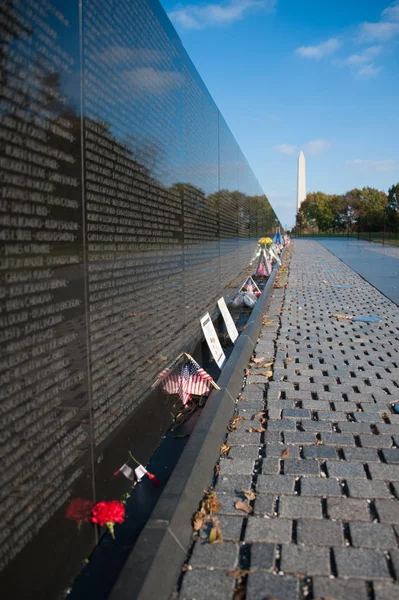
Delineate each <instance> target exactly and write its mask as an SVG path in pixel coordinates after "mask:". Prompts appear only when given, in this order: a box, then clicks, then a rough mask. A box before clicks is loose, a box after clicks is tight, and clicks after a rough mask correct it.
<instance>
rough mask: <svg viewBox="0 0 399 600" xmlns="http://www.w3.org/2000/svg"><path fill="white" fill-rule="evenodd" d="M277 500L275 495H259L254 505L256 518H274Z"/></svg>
mask: <svg viewBox="0 0 399 600" xmlns="http://www.w3.org/2000/svg"><path fill="white" fill-rule="evenodd" d="M276 499H277V496H276V495H274V494H257V495H256V498H255V504H254V514H255V515H256V516H263V515H267V516H268V517H271V516H273V508H274V506H275V503H276Z"/></svg>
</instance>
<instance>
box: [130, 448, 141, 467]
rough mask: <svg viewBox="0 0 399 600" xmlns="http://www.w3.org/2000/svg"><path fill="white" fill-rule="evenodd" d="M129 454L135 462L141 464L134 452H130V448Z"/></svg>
mask: <svg viewBox="0 0 399 600" xmlns="http://www.w3.org/2000/svg"><path fill="white" fill-rule="evenodd" d="M129 456H130V458H132V459H133V460H134V462H135V463H137V464H138V465H141V463H139V461H138V460H136V459H135V458H134V456H133V454H132V453H131V452H130V450H129Z"/></svg>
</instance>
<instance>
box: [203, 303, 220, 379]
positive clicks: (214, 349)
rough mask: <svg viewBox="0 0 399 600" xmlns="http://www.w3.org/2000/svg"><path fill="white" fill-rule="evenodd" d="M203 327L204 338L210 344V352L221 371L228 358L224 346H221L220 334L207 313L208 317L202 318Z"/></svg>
mask: <svg viewBox="0 0 399 600" xmlns="http://www.w3.org/2000/svg"><path fill="white" fill-rule="evenodd" d="M201 327H202V331H203V332H204V336H205V339H206V342H207V344H208V347H209V350H210V351H211V354H212V356H213V358H214V359H215V362H216V364H217V366H218V367H219V369H221V368H222V366H223V364H224V362H225V360H226V356H225V353H224V352H223V349H222V346H221V345H220V342H219V338H218V334H217V333H216V331H215V328H214V326H213V323H212V319H211V317H210V315H209V313H206V315H204V316H203V317H202V319H201Z"/></svg>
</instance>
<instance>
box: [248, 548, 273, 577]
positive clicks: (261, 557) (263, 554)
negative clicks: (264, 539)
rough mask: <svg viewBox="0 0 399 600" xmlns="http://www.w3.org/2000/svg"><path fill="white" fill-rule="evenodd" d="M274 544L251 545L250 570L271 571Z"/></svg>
mask: <svg viewBox="0 0 399 600" xmlns="http://www.w3.org/2000/svg"><path fill="white" fill-rule="evenodd" d="M274 551H275V546H274V544H261V543H254V544H251V569H262V570H267V571H269V570H271V569H272V568H273V565H274Z"/></svg>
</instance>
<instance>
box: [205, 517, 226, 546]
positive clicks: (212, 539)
mask: <svg viewBox="0 0 399 600" xmlns="http://www.w3.org/2000/svg"><path fill="white" fill-rule="evenodd" d="M222 541H223V534H222V532H221V530H220V525H219V521H218V520H217V519H213V527H212V529H211V530H210V532H209V535H208V542H209V543H210V544H218V543H219V542H222Z"/></svg>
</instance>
